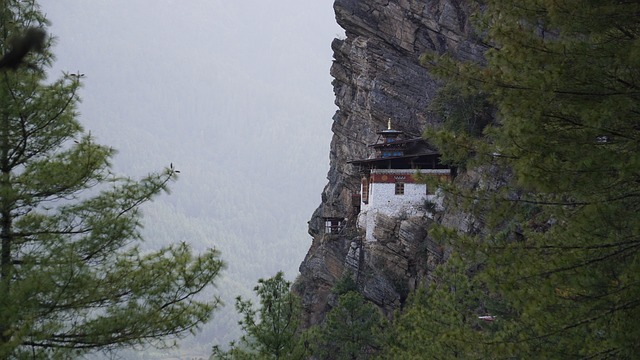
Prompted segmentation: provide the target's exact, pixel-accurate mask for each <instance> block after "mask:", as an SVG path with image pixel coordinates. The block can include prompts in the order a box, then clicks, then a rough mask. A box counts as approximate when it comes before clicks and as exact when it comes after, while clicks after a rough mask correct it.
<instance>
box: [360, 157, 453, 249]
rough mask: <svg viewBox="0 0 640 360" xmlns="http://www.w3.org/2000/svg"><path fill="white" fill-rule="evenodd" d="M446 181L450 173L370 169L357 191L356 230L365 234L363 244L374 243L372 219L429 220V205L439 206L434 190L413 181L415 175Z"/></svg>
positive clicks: (436, 170)
mask: <svg viewBox="0 0 640 360" xmlns="http://www.w3.org/2000/svg"><path fill="white" fill-rule="evenodd" d="M417 174H420V176H436V177H438V178H439V179H443V178H445V179H449V178H450V177H451V170H450V169H371V170H370V173H369V177H368V178H363V180H362V183H361V188H360V194H361V202H360V214H359V215H358V226H359V227H360V228H361V229H362V230H364V231H365V238H366V240H367V241H376V239H375V236H374V229H375V227H376V217H377V215H378V214H384V215H387V216H389V217H404V216H406V217H411V216H432V215H431V213H430V211H429V204H434V205H435V206H436V207H440V206H441V196H440V195H439V192H438V191H437V189H430V188H429V186H428V185H427V184H425V183H423V182H419V181H416V175H417Z"/></svg>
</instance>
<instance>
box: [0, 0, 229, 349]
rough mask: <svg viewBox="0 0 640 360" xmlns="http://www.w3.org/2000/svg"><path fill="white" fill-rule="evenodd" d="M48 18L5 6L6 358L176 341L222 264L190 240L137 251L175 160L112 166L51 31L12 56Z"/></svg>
mask: <svg viewBox="0 0 640 360" xmlns="http://www.w3.org/2000/svg"><path fill="white" fill-rule="evenodd" d="M46 25H47V21H46V19H45V18H44V16H43V15H42V13H41V12H40V9H39V8H38V5H37V4H36V3H35V1H25V0H8V1H3V2H2V5H0V54H2V55H3V63H2V64H3V68H2V69H1V70H0V240H1V242H0V358H2V359H9V358H18V359H19V358H29V359H32V358H33V359H35V358H38V359H40V358H65V359H66V358H70V357H72V356H75V355H79V354H82V353H85V352H88V351H92V350H105V349H112V348H118V347H123V346H133V345H138V344H147V343H151V344H153V345H159V346H162V345H170V344H171V343H170V342H167V341H166V340H170V339H171V338H175V337H176V336H180V335H181V334H184V333H185V332H189V331H194V330H196V329H197V328H198V326H199V325H200V324H202V323H203V322H205V321H207V320H209V319H210V317H211V313H212V311H213V309H214V308H216V306H217V305H218V300H217V299H213V300H210V301H200V300H197V299H195V295H196V294H198V293H199V292H200V291H202V290H203V289H204V288H205V287H207V286H208V285H210V284H211V283H212V281H213V280H214V279H215V278H216V276H217V275H218V273H219V271H220V270H221V268H222V266H223V264H222V262H221V260H220V259H219V254H218V253H217V251H215V250H209V251H207V252H205V253H203V254H201V255H195V254H193V253H192V252H191V250H190V249H189V247H188V246H187V245H186V244H184V243H182V244H176V245H173V246H169V247H166V248H162V249H160V250H157V251H153V252H149V251H144V252H143V251H141V250H140V249H139V247H138V243H139V242H140V240H141V236H140V232H139V229H140V226H141V214H140V206H141V205H142V204H144V203H145V202H147V201H150V200H151V199H152V198H154V197H156V196H157V195H159V194H161V193H163V192H165V191H167V186H168V183H170V182H171V181H173V180H174V179H175V177H176V170H175V169H173V167H169V168H168V169H165V170H164V171H162V172H159V173H154V174H150V175H148V176H146V177H145V178H143V179H141V180H134V179H130V178H127V177H122V176H117V175H116V174H114V173H112V172H111V171H110V158H111V157H112V156H113V154H114V150H113V149H111V148H109V147H106V146H102V145H99V144H96V143H95V142H94V139H93V138H92V137H91V135H90V134H88V133H86V132H85V131H84V130H83V128H82V127H81V125H80V124H79V123H78V121H77V119H76V118H77V110H76V109H77V108H76V105H77V103H78V101H79V97H78V89H79V88H80V85H81V84H80V77H81V76H80V75H79V74H76V75H74V74H64V75H63V76H62V77H61V78H60V79H57V80H47V79H46V77H45V71H46V69H47V68H48V67H49V66H50V64H51V62H52V60H53V55H52V54H51V52H50V45H51V39H50V38H46V39H44V38H43V39H42V42H40V43H38V44H40V45H42V48H40V49H38V46H32V45H28V47H27V48H26V49H24V48H23V50H20V51H19V52H20V54H18V55H19V56H18V57H16V56H15V55H16V54H17V52H16V49H17V48H16V47H17V46H21V44H24V42H22V43H21V41H23V40H24V39H25V38H27V39H28V37H29V36H32V35H33V34H43V35H44V34H45V31H44V30H45V28H46ZM32 29H36V30H37V31H36V32H33V30H32ZM25 34H27V36H26V37H25ZM29 34H31V35H29ZM34 50H39V51H34ZM12 52H13V53H12ZM8 54H12V55H11V56H7V55H8ZM12 56H13V57H12ZM7 59H9V60H11V61H9V60H7ZM5 65H6V66H5Z"/></svg>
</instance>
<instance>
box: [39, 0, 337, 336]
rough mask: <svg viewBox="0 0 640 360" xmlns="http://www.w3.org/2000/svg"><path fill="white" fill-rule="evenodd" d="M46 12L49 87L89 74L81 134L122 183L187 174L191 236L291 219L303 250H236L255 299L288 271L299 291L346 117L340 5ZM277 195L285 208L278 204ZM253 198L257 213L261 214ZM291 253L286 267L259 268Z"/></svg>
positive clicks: (72, 4)
mask: <svg viewBox="0 0 640 360" xmlns="http://www.w3.org/2000/svg"><path fill="white" fill-rule="evenodd" d="M39 3H40V5H41V7H42V10H43V11H44V13H46V14H47V18H48V19H49V20H50V21H51V23H52V26H51V28H50V31H51V32H52V33H53V34H54V35H55V36H56V37H57V44H56V46H55V47H54V49H53V51H54V53H55V54H56V58H57V61H56V63H55V65H54V68H53V70H52V71H51V73H50V74H51V76H52V77H58V76H59V75H60V74H61V71H69V72H73V73H76V72H80V73H82V74H85V77H84V87H83V88H82V90H81V93H80V96H81V98H82V99H83V102H82V103H81V104H80V107H79V112H80V113H81V116H80V122H81V123H82V124H83V125H84V126H85V128H86V129H87V130H90V131H91V132H92V134H93V135H95V136H96V137H97V139H98V142H100V143H103V144H106V145H110V146H113V147H114V148H116V149H117V150H119V155H118V156H117V157H116V159H115V168H116V170H118V171H122V172H125V173H127V174H129V175H133V176H141V175H144V174H146V173H148V172H150V171H155V170H159V169H161V168H162V167H164V166H167V165H169V163H170V162H171V163H173V164H174V165H175V166H176V167H177V168H179V169H180V170H181V177H180V180H179V181H178V182H177V183H176V184H175V185H174V186H172V188H173V191H172V194H171V195H170V196H168V197H163V198H162V199H160V200H159V202H161V203H162V202H165V203H166V204H167V206H170V207H171V209H172V210H171V211H174V212H175V214H176V218H178V217H181V218H182V222H183V223H186V220H184V219H187V218H190V217H191V218H194V219H195V218H197V221H200V222H194V224H205V223H207V222H214V221H215V220H217V219H219V218H221V217H224V216H226V218H228V217H229V216H231V215H230V214H221V212H220V211H219V210H221V209H224V206H225V204H232V206H230V207H234V208H236V207H237V208H239V209H250V210H251V212H252V213H253V214H254V216H257V217H261V218H262V217H264V219H267V220H266V221H274V220H269V219H272V217H273V216H279V217H284V216H288V217H289V218H288V219H287V221H288V222H287V221H283V222H282V223H283V224H284V225H283V226H288V227H291V222H293V223H294V224H295V231H296V232H297V233H296V234H294V236H293V237H294V238H296V239H299V240H296V241H293V242H291V241H290V242H288V243H286V242H284V243H283V242H279V243H277V244H276V245H274V246H280V247H282V248H281V249H278V248H276V249H272V248H267V246H268V244H265V243H268V242H269V241H273V242H274V243H276V240H278V239H276V238H277V236H278V234H277V233H274V231H272V233H268V232H267V231H266V230H265V229H264V228H259V227H256V228H255V229H246V228H244V229H242V230H243V232H244V233H253V234H256V235H257V236H255V237H256V239H240V240H236V241H247V242H248V245H247V244H245V245H244V246H245V247H249V250H248V254H247V255H245V257H246V262H247V263H248V264H249V265H251V266H253V267H254V268H255V269H256V271H257V272H256V276H255V278H254V279H250V283H247V284H245V286H246V288H247V289H249V290H250V289H251V288H252V287H253V285H255V281H256V280H257V278H258V277H267V276H271V275H273V274H274V273H275V271H277V270H284V271H285V272H286V273H287V275H288V276H287V277H288V278H290V279H293V277H295V275H296V273H297V268H298V266H299V264H300V263H301V262H302V260H303V258H304V255H305V253H306V251H307V250H308V248H309V245H310V238H309V236H308V235H307V234H306V221H307V220H309V218H310V217H311V214H312V212H313V210H314V209H315V207H316V206H317V205H319V203H320V195H321V192H322V188H323V186H324V185H325V184H326V173H327V171H328V168H329V166H328V154H329V145H330V139H331V131H330V129H331V122H332V120H331V117H332V116H333V114H334V112H335V110H336V108H335V105H334V104H333V102H334V95H333V91H332V87H331V80H332V78H331V77H330V75H329V68H330V66H331V61H332V51H331V47H330V45H331V41H332V40H333V38H335V37H341V36H342V35H341V34H342V33H343V31H342V30H341V29H340V28H339V27H338V25H337V24H336V23H335V19H334V14H333V9H332V3H333V2H332V1H331V0H279V1H274V0H271V1H269V0H243V1H236V0H90V1H88V0H41V1H39ZM289 134H295V139H291V138H288V136H289ZM292 155H297V156H292ZM299 155H302V156H299ZM247 184H249V185H247ZM234 186H237V189H236V188H234ZM218 188H224V189H232V191H228V190H227V191H226V192H222V193H220V192H219V191H217V189H218ZM252 191H255V192H252ZM274 191H275V192H277V193H279V194H281V196H275V197H274V195H273V192H274ZM193 192H196V195H194V194H193ZM247 194H251V195H250V196H251V198H252V199H255V200H252V201H251V202H250V203H249V204H247V203H245V202H246V197H247V196H249V195H247ZM261 194H265V196H260V195H261ZM242 195H244V197H243V196H242ZM208 203H213V205H211V206H210V207H208ZM194 209H198V211H195V210H194ZM283 209H284V210H283ZM287 209H292V211H290V212H291V214H286V212H287ZM240 212H241V213H240V214H237V216H240V217H242V215H243V214H242V211H240ZM260 212H262V213H260ZM255 214H263V215H255ZM274 214H279V215H274ZM153 217H154V213H153V211H151V214H147V216H146V217H145V219H147V218H150V220H149V221H151V222H152V221H153ZM264 219H255V221H251V219H250V221H247V222H246V226H245V225H243V226H245V227H251V226H253V225H252V224H253V223H255V224H260V223H261V221H263V220H264ZM276 220H281V219H276ZM162 226H164V227H165V228H172V227H173V228H175V227H178V226H177V225H176V226H173V225H172V224H162ZM194 226H197V225H194ZM257 226H259V225H257ZM196 230H197V229H196ZM282 230H283V231H282V233H283V234H284V233H285V231H284V230H285V229H282ZM286 230H290V229H286ZM194 231H195V230H194ZM202 231H205V230H202ZM205 235H206V234H205ZM231 235H233V234H230V236H231ZM234 236H236V235H234ZM287 236H289V235H287ZM234 239H235V237H234ZM151 240H152V241H154V240H155V239H151ZM186 240H189V239H186ZM216 241H222V240H220V239H214V242H213V245H214V246H216V247H218V248H221V249H222V250H223V251H222V252H223V254H222V256H223V258H224V257H225V251H226V250H225V245H224V244H222V245H221V244H220V243H217V242H216ZM205 245H209V244H205ZM198 246H200V245H198V244H196V248H198ZM227 246H228V245H227ZM278 252H282V253H283V254H287V255H286V256H284V257H283V258H279V259H274V258H269V259H264V258H263V257H261V255H260V254H262V253H269V254H273V253H278ZM262 261H264V265H263V263H262ZM237 266H241V264H229V269H228V271H227V272H228V273H229V274H231V275H233V274H234V271H235V270H234V267H237ZM242 266H245V265H242ZM242 281H247V279H244V280H242ZM227 303H231V304H232V303H233V302H232V301H227ZM231 306H232V305H231ZM212 326H213V325H212ZM207 348H209V347H208V345H207Z"/></svg>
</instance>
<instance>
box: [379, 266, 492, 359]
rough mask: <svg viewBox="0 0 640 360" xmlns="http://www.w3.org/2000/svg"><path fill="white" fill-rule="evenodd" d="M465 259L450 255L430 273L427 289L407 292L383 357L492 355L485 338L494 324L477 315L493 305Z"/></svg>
mask: <svg viewBox="0 0 640 360" xmlns="http://www.w3.org/2000/svg"><path fill="white" fill-rule="evenodd" d="M465 263H466V261H463V260H462V258H461V257H460V256H458V255H457V254H453V255H452V256H451V257H450V259H449V261H448V262H447V263H446V264H443V265H441V266H439V267H438V268H437V269H436V270H435V271H434V273H433V274H432V275H433V278H434V282H433V283H432V284H431V286H430V287H429V288H427V289H425V288H421V289H418V291H417V292H415V293H413V294H411V296H410V297H409V299H408V302H407V306H406V308H405V309H404V311H403V312H402V313H401V314H399V316H398V317H397V318H396V319H395V321H394V323H393V326H392V328H391V331H390V335H389V337H388V339H387V343H386V345H385V347H384V352H383V354H382V356H381V358H383V359H487V358H491V356H490V352H488V351H487V349H486V347H485V346H484V343H483V341H484V339H485V338H486V335H485V334H486V332H489V331H494V330H495V327H496V324H495V323H494V322H484V321H483V320H481V319H479V316H486V315H487V314H488V313H489V312H492V311H491V310H493V309H492V308H493V306H492V304H489V303H487V301H486V297H485V296H484V292H483V291H482V287H481V286H480V284H479V283H478V280H477V278H475V277H473V276H469V274H468V265H467V264H465Z"/></svg>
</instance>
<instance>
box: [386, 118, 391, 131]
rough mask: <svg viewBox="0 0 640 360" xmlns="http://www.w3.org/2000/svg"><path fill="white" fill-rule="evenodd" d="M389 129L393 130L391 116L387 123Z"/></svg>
mask: <svg viewBox="0 0 640 360" xmlns="http://www.w3.org/2000/svg"><path fill="white" fill-rule="evenodd" d="M387 130H391V118H389V122H388V123H387Z"/></svg>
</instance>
